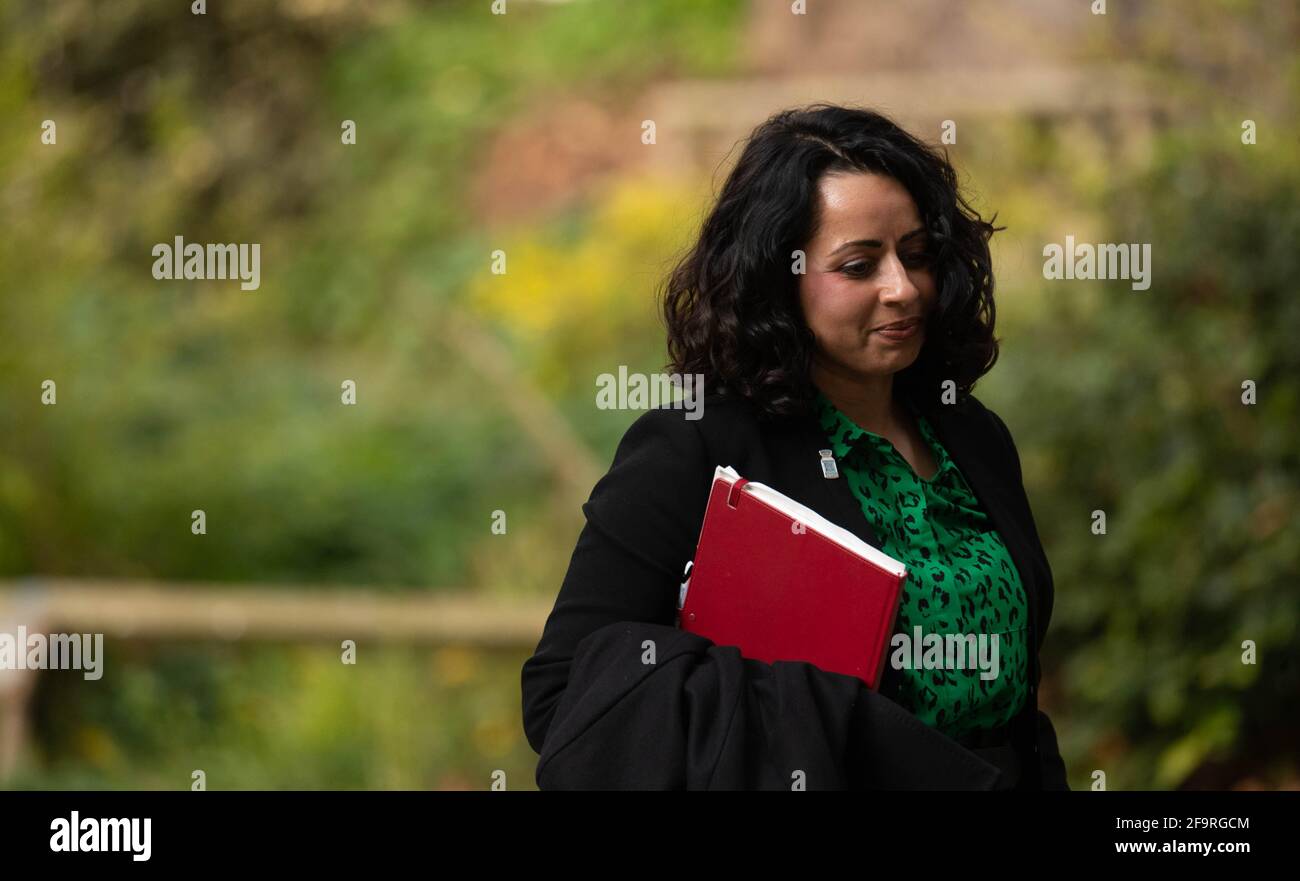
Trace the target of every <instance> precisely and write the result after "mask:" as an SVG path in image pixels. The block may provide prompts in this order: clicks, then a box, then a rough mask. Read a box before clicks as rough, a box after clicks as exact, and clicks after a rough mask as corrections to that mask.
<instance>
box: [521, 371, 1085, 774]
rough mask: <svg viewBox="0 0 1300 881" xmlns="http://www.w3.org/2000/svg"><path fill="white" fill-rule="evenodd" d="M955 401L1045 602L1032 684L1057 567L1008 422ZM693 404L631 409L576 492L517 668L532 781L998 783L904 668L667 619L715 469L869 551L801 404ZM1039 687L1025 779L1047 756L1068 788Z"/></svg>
mask: <svg viewBox="0 0 1300 881" xmlns="http://www.w3.org/2000/svg"><path fill="white" fill-rule="evenodd" d="M947 409H948V410H951V411H952V412H951V413H947V412H941V411H933V415H931V419H932V424H934V425H935V427H936V430H937V431H938V433H939V435H940V438H941V440H942V441H943V442H944V444H945V446H946V447H947V448H948V450H949V453H950V454H951V455H952V456H953V458H954V459H956V460H957V464H958V465H959V467H961V468H962V470H963V473H965V474H966V475H967V477H968V480H970V482H971V484H972V488H973V489H975V490H976V493H977V495H980V497H981V501H982V502H984V505H985V507H986V509H989V513H990V515H991V517H992V519H993V520H994V522H995V524H997V525H998V526H999V528H1000V530H1001V533H1002V535H1003V538H1004V540H1005V541H1006V543H1007V545H1008V548H1009V550H1010V551H1011V552H1012V555H1013V557H1014V558H1015V559H1016V562H1017V565H1018V566H1020V568H1021V574H1022V580H1023V581H1024V583H1025V586H1026V590H1027V591H1029V592H1031V593H1033V594H1034V596H1031V598H1030V602H1031V612H1032V611H1033V607H1034V606H1035V605H1036V606H1037V607H1038V609H1039V614H1038V620H1037V621H1036V624H1037V627H1036V628H1035V630H1036V632H1037V635H1038V640H1037V641H1036V642H1035V650H1034V651H1033V652H1032V653H1031V655H1032V658H1031V663H1034V665H1035V670H1034V671H1032V675H1031V677H1030V682H1031V685H1033V686H1036V684H1037V681H1038V671H1037V664H1036V657H1037V651H1036V646H1037V644H1038V642H1040V641H1041V634H1042V632H1043V631H1045V629H1046V623H1047V622H1046V618H1047V615H1049V614H1050V604H1051V574H1050V569H1049V568H1048V567H1047V561H1046V557H1045V555H1044V554H1043V552H1042V547H1041V544H1039V543H1038V536H1037V532H1036V530H1035V529H1034V527H1033V522H1032V515H1030V514H1029V509H1028V502H1027V501H1026V500H1024V491H1023V488H1022V487H1021V486H1020V468H1019V459H1018V457H1016V456H1015V450H1014V446H1011V447H1010V450H1007V449H1006V447H1007V446H1009V445H1010V443H1011V442H1010V434H1009V433H1008V432H1007V431H1006V428H1005V426H1004V425H1003V424H1002V422H1001V420H1000V419H998V418H997V417H996V416H995V415H993V414H992V413H991V411H988V410H986V409H985V408H984V407H983V406H982V405H980V404H979V403H978V402H977V401H975V400H974V399H973V398H968V399H967V403H966V404H964V405H955V406H953V407H950V408H947ZM701 413H702V418H699V419H688V418H686V417H687V415H688V413H687V411H683V410H680V409H672V408H660V409H653V410H650V411H648V412H646V413H644V414H643V415H641V416H640V417H639V418H637V419H636V421H635V422H634V423H633V425H632V426H631V428H629V429H628V431H627V433H626V434H625V435H624V437H623V439H622V441H621V442H620V444H619V446H618V450H617V452H616V453H615V456H614V462H613V464H612V466H611V467H610V470H609V472H608V473H607V474H606V475H605V476H604V477H602V478H601V479H600V481H598V482H597V484H596V486H595V488H594V489H593V490H592V493H591V496H590V498H589V499H588V501H587V502H586V504H584V505H583V513H584V514H585V516H586V521H587V522H586V525H585V526H584V527H583V530H582V532H581V534H580V536H579V538H578V542H577V545H576V547H575V548H574V551H573V556H572V559H571V560H570V563H569V568H568V572H567V574H566V575H565V578H564V582H563V584H562V585H561V587H560V592H559V596H558V597H557V599H556V602H555V607H554V609H553V610H552V612H551V614H550V616H549V618H548V619H547V622H546V627H545V629H544V631H543V634H542V637H541V640H540V642H539V643H538V645H537V649H536V652H535V653H534V654H533V656H532V657H531V658H529V659H528V661H527V662H526V663H525V664H524V667H523V671H522V688H523V722H524V730H525V734H526V736H527V738H528V742H529V743H530V744H531V745H532V747H533V749H534V750H535V751H536V752H537V753H538V754H539V762H538V767H537V782H538V786H539V787H540V788H542V789H789V788H791V787H792V786H795V785H802V786H803V787H806V788H808V789H860V788H891V789H892V788H921V789H991V788H994V787H995V784H996V783H997V781H998V777H999V773H1000V772H999V771H998V768H997V767H996V766H994V765H992V764H990V763H989V762H987V761H985V760H984V759H983V758H981V757H980V756H978V755H976V754H975V753H973V752H971V751H969V750H967V749H965V748H963V747H962V746H961V745H959V744H958V743H957V742H956V741H954V740H952V739H950V738H948V737H947V736H945V735H943V734H942V733H940V732H938V731H937V730H935V729H933V728H931V727H930V726H928V725H926V724H925V723H923V722H921V721H920V720H919V719H918V718H916V717H915V716H914V715H912V714H911V713H910V712H908V711H907V710H905V709H904V708H902V707H901V706H900V705H899V704H897V703H896V702H895V701H894V700H892V699H891V695H892V694H895V693H896V689H897V685H898V681H899V680H898V674H897V672H896V671H892V670H890V669H889V668H886V674H885V679H884V681H883V682H882V684H881V689H880V692H873V691H871V690H870V689H869V688H867V686H866V685H865V684H864V683H863V682H862V681H861V680H860V679H857V678H856V677H852V676H847V675H843V674H839V673H828V672H825V671H823V670H820V669H819V668H817V667H815V666H813V665H811V664H808V663H804V662H797V661H778V662H776V663H775V664H766V663H763V662H760V661H756V660H753V659H748V658H743V657H741V655H740V653H739V651H738V650H737V649H736V648H735V647H732V646H717V645H714V644H713V643H712V642H710V641H709V640H707V639H704V638H702V637H700V636H698V635H695V634H691V633H687V632H685V631H682V630H679V629H678V628H676V627H675V626H674V621H675V614H676V603H677V595H678V588H679V584H680V582H681V581H682V578H683V570H684V568H685V565H686V563H687V561H689V560H690V559H691V558H692V557H693V556H694V553H695V543H696V540H697V539H698V537H699V531H700V525H701V522H702V520H703V517H704V509H705V505H706V503H707V499H708V494H709V489H710V485H711V481H712V478H713V472H714V469H715V467H716V466H718V465H730V466H732V467H734V468H735V469H736V470H737V471H738V472H740V474H741V475H742V476H744V477H747V478H749V479H751V480H756V481H759V482H761V483H765V484H767V485H769V486H772V487H773V488H775V489H778V490H780V491H781V492H783V493H785V494H786V495H789V496H790V497H792V498H794V499H796V500H797V501H800V502H802V503H804V504H806V505H808V506H809V507H811V508H813V509H814V510H816V511H818V512H819V513H820V514H822V515H823V516H825V517H826V518H827V519H829V520H831V521H832V522H835V523H838V524H839V525H841V526H844V527H845V528H846V529H849V530H850V531H851V532H854V533H855V534H857V535H859V536H860V537H862V538H863V539H864V540H865V541H867V542H868V543H869V544H872V545H875V546H877V547H878V546H879V542H878V541H877V540H876V538H875V536H874V535H873V534H872V533H871V530H870V528H869V526H868V525H867V522H866V518H865V517H863V515H862V513H861V510H860V508H859V507H858V505H857V503H856V501H855V500H854V499H853V497H852V494H851V492H850V491H849V489H848V487H847V482H846V481H844V480H843V479H838V480H827V479H825V478H824V477H823V476H822V473H821V466H820V456H819V455H818V449H819V448H824V447H825V446H827V444H826V442H825V439H824V438H822V437H820V436H819V432H818V430H817V427H816V425H815V423H814V422H813V421H812V420H811V418H810V417H809V418H795V419H788V420H776V421H763V420H760V419H759V418H758V417H757V415H756V413H755V412H754V411H753V409H752V407H751V406H750V405H749V404H748V403H747V402H745V401H743V400H739V399H728V398H724V397H721V396H718V395H711V396H709V397H706V398H704V404H703V407H702V410H701ZM927 415H930V414H929V413H928V414H927ZM959 438H960V439H961V440H959ZM963 441H968V442H969V443H965V442H963ZM1013 459H1014V461H1013ZM1011 484H1014V485H1011ZM981 487H985V488H986V492H985V493H981V492H980V490H981ZM985 496H987V497H985ZM1022 506H1023V507H1022ZM995 509H997V510H995ZM1012 527H1014V528H1012ZM1035 698H1036V688H1031V697H1030V701H1029V704H1028V705H1027V706H1026V708H1025V712H1023V713H1022V714H1021V717H1019V718H1018V724H1017V730H1018V731H1020V732H1021V733H1022V735H1021V736H1022V744H1021V745H1022V747H1023V750H1024V755H1025V758H1026V759H1028V760H1029V761H1030V763H1031V766H1032V767H1031V768H1030V772H1031V774H1032V778H1031V779H1032V781H1033V783H1034V785H1038V782H1039V777H1040V774H1039V770H1038V769H1039V768H1040V767H1041V768H1042V769H1043V771H1042V774H1041V783H1042V785H1043V786H1049V787H1055V788H1065V780H1064V767H1063V766H1062V765H1061V763H1060V757H1059V754H1057V751H1056V738H1055V734H1054V732H1052V730H1051V725H1050V722H1048V721H1047V717H1046V716H1045V715H1044V714H1042V713H1040V712H1038V710H1037V703H1036V699H1035Z"/></svg>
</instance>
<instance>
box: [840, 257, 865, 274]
mask: <svg viewBox="0 0 1300 881" xmlns="http://www.w3.org/2000/svg"><path fill="white" fill-rule="evenodd" d="M840 271H841V272H843V273H844V274H845V275H850V276H853V277H854V278H862V277H863V276H865V275H867V274H868V273H869V272H870V271H871V264H870V263H868V262H866V261H865V260H859V261H857V262H856V263H846V264H844V266H843V267H841V268H840Z"/></svg>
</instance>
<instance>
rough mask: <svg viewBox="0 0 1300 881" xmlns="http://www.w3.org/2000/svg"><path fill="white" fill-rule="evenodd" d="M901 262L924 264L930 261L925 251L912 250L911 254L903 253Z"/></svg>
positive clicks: (914, 264) (915, 264) (911, 264)
mask: <svg viewBox="0 0 1300 881" xmlns="http://www.w3.org/2000/svg"><path fill="white" fill-rule="evenodd" d="M903 262H904V263H906V264H907V265H908V266H925V265H926V264H927V263H929V262H930V255H929V254H927V253H926V252H925V251H914V252H913V253H911V254H906V255H904V257H903Z"/></svg>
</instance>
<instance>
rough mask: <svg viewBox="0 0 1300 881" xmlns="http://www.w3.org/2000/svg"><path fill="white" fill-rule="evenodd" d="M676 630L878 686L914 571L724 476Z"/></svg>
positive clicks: (767, 492)
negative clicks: (906, 586)
mask: <svg viewBox="0 0 1300 881" xmlns="http://www.w3.org/2000/svg"><path fill="white" fill-rule="evenodd" d="M687 572H688V578H687V580H686V581H685V582H683V584H682V586H681V592H680V594H679V597H678V603H677V606H678V609H679V616H678V626H679V627H681V628H682V629H683V630H687V631H690V632H691V633H697V634H699V635H700V636H703V637H705V638H706V639H709V640H711V641H712V642H714V643H715V644H717V645H731V646H736V647H737V648H739V649H740V653H741V655H742V656H744V657H746V658H753V659H755V660H758V661H763V662H765V663H769V664H770V663H772V662H774V661H807V662H808V663H810V664H812V665H814V666H816V667H819V668H821V669H822V670H826V671H829V672H833V673H844V674H847V675H850V676H857V677H858V678H860V679H862V680H863V681H864V682H866V683H867V685H868V686H869V687H870V688H871V689H873V690H874V689H877V688H879V686H880V676H881V673H882V672H883V670H884V665H885V654H886V652H887V650H888V648H889V640H890V637H891V636H892V634H893V632H894V618H895V615H897V613H898V602H899V598H900V597H901V596H902V593H903V584H904V582H905V580H906V578H907V567H906V566H905V565H904V564H903V563H901V562H900V561H898V560H895V559H894V558H893V557H890V556H889V555H888V554H886V553H884V552H883V551H881V550H880V549H878V548H874V547H872V546H871V545H869V544H867V543H866V542H864V541H863V540H862V539H860V538H858V537H857V536H856V535H854V534H853V533H851V532H849V531H848V530H847V529H844V528H843V527H841V526H838V525H836V524H834V523H831V522H830V521H829V520H827V519H826V518H824V517H822V516H821V515H820V514H818V513H817V512H815V511H813V510H812V509H811V508H808V507H807V506H805V505H802V504H800V503H799V502H796V501H794V500H793V499H791V498H789V497H788V496H786V495H783V494H782V493H780V492H778V491H776V490H774V489H772V488H771V487H768V486H764V485H763V484H761V483H754V482H752V481H748V480H745V479H744V478H742V477H740V475H738V474H737V473H736V472H735V471H734V470H732V469H731V468H718V469H717V471H716V472H715V473H714V477H713V489H712V491H711V492H710V494H709V503H708V507H707V508H706V509H705V513H704V523H703V525H702V526H701V528H700V538H699V542H698V544H697V546H696V549H695V558H694V560H692V562H691V564H690V565H688V567H687Z"/></svg>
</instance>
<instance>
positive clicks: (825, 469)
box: [817, 450, 840, 480]
mask: <svg viewBox="0 0 1300 881" xmlns="http://www.w3.org/2000/svg"><path fill="white" fill-rule="evenodd" d="M817 452H818V453H820V454H821V457H822V477H825V478H826V479H827V480H833V479H835V478H836V477H839V476H840V470H839V469H838V468H836V467H835V457H834V455H833V451H831V450H818V451H817Z"/></svg>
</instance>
